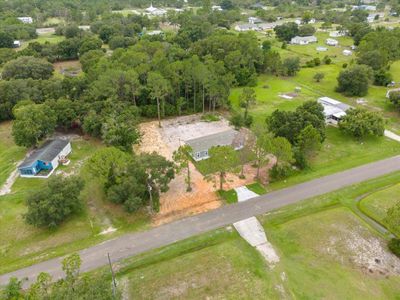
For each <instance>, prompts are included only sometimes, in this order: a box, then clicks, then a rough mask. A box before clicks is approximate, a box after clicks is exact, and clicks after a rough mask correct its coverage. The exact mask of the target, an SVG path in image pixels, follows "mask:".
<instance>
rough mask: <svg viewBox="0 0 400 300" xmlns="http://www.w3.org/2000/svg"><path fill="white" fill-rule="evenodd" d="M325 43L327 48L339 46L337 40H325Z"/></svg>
mask: <svg viewBox="0 0 400 300" xmlns="http://www.w3.org/2000/svg"><path fill="white" fill-rule="evenodd" d="M325 43H326V44H327V45H328V46H337V45H339V42H338V41H337V40H335V39H326V41H325Z"/></svg>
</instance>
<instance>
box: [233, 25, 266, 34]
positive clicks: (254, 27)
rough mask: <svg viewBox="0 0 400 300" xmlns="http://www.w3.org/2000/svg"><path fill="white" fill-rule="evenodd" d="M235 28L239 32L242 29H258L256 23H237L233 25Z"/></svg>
mask: <svg viewBox="0 0 400 300" xmlns="http://www.w3.org/2000/svg"><path fill="white" fill-rule="evenodd" d="M235 30H236V31H239V32H243V31H259V30H260V28H259V26H258V24H238V25H236V26H235Z"/></svg>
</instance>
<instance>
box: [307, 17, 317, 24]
mask: <svg viewBox="0 0 400 300" xmlns="http://www.w3.org/2000/svg"><path fill="white" fill-rule="evenodd" d="M316 22H317V20H315V19H314V18H312V19H310V21H308V24H315V23H316Z"/></svg>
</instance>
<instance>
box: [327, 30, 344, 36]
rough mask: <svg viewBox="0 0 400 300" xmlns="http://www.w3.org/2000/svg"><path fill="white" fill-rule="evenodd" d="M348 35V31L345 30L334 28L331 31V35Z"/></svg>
mask: <svg viewBox="0 0 400 300" xmlns="http://www.w3.org/2000/svg"><path fill="white" fill-rule="evenodd" d="M345 35H346V31H344V30H334V31H331V32H329V36H330V37H341V36H345Z"/></svg>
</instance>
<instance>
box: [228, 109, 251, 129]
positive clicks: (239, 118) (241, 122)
mask: <svg viewBox="0 0 400 300" xmlns="http://www.w3.org/2000/svg"><path fill="white" fill-rule="evenodd" d="M229 122H230V124H231V125H232V126H234V127H235V128H236V129H240V128H241V127H247V128H249V127H250V126H251V125H252V124H253V117H252V116H250V115H247V117H246V118H244V116H243V115H242V114H241V113H239V112H235V113H233V114H232V117H231V118H230V119H229Z"/></svg>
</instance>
